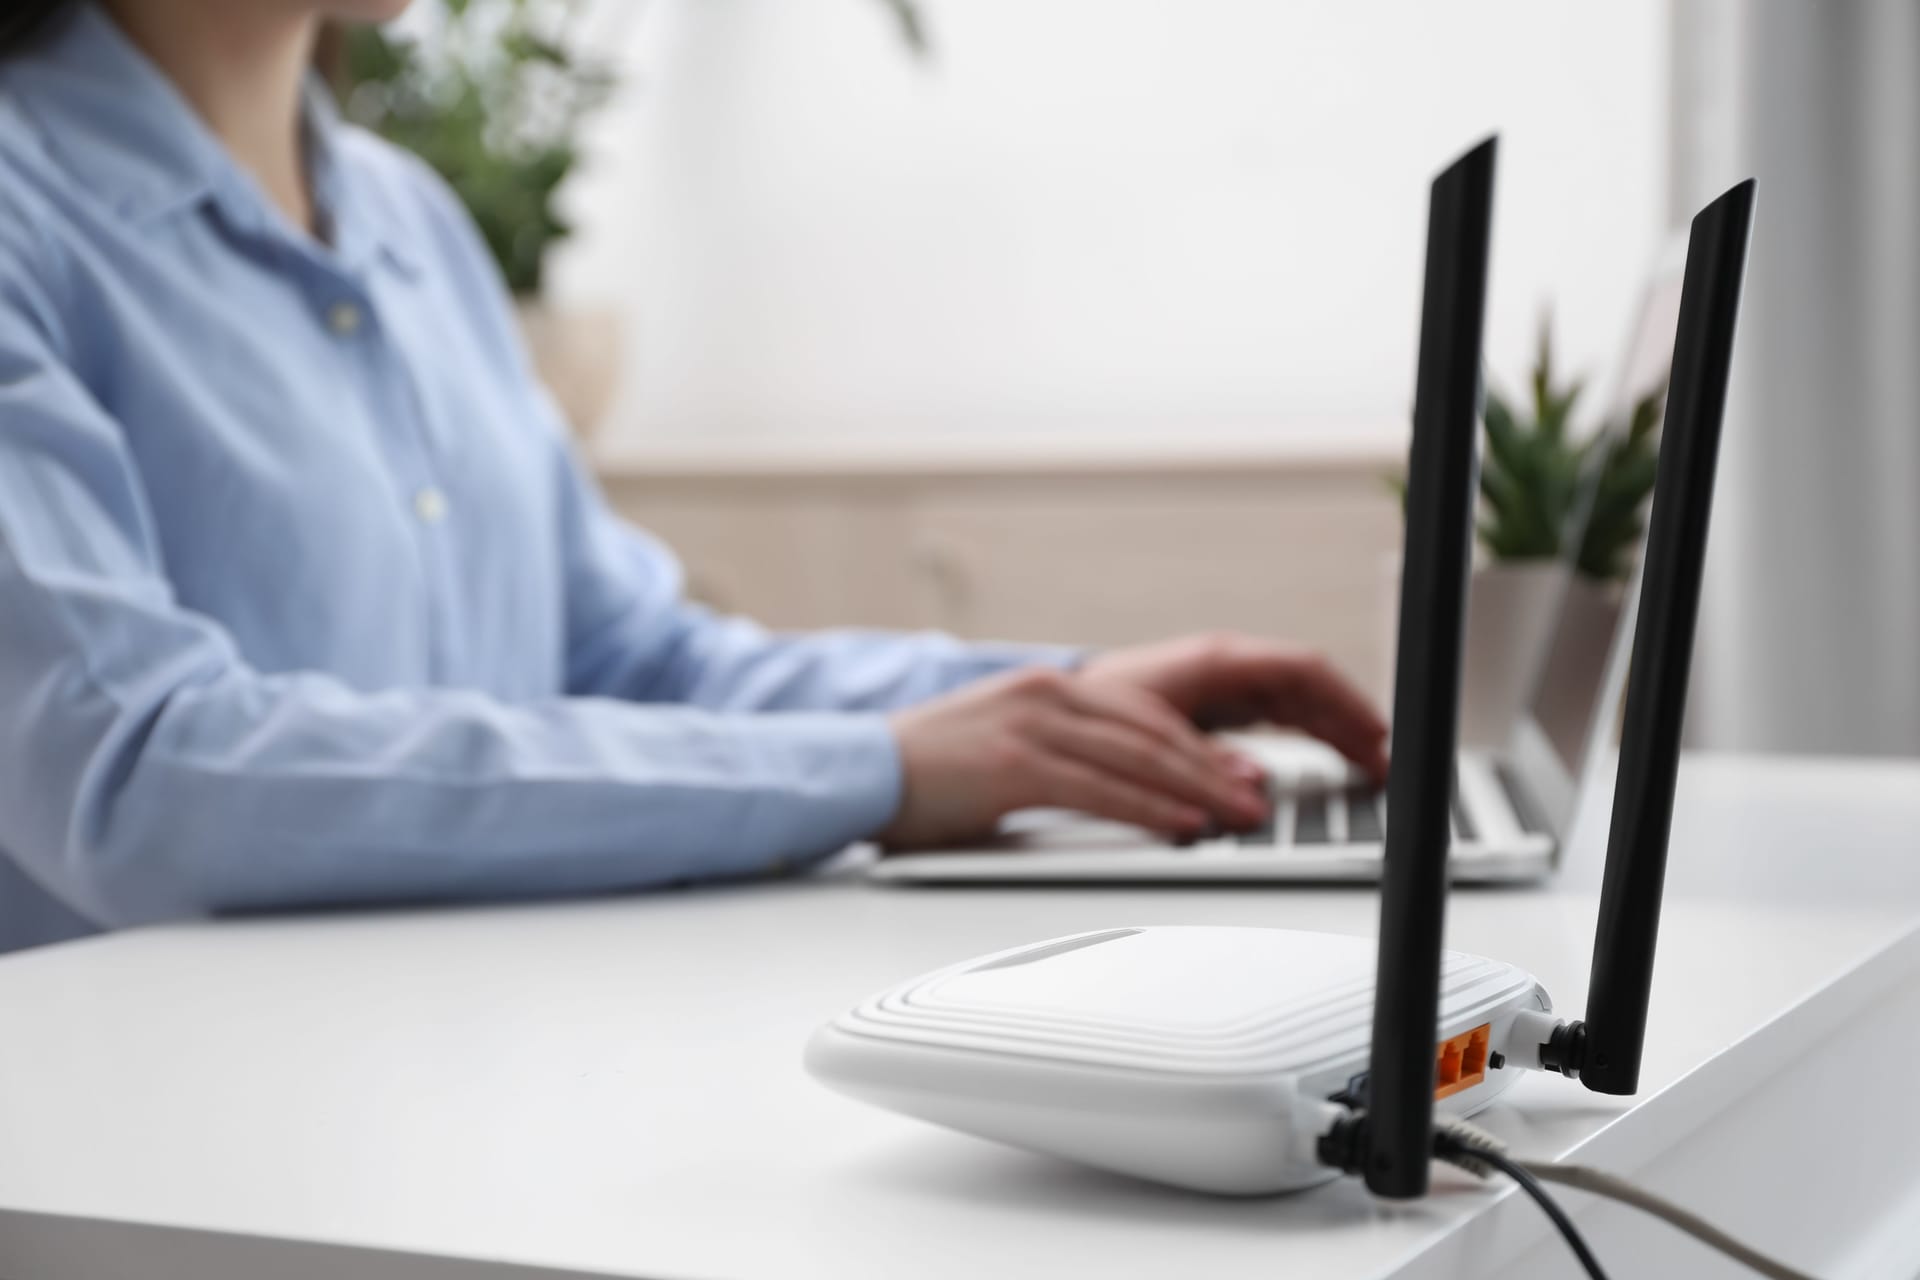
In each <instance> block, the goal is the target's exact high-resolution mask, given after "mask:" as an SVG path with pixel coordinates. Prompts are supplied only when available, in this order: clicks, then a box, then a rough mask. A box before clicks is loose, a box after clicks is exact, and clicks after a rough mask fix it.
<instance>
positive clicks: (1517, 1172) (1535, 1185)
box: [1441, 1151, 1607, 1280]
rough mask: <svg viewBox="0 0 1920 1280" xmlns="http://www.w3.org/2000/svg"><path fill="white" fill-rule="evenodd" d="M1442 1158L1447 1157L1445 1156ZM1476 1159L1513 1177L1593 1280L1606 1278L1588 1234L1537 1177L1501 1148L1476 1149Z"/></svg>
mask: <svg viewBox="0 0 1920 1280" xmlns="http://www.w3.org/2000/svg"><path fill="white" fill-rule="evenodd" d="M1441 1158H1442V1159H1446V1157H1445V1156H1442V1157H1441ZM1473 1159H1475V1160H1478V1161H1480V1162H1481V1163H1482V1164H1488V1165H1492V1166H1493V1167H1494V1168H1496V1169H1498V1170H1499V1171H1500V1172H1502V1173H1504V1174H1506V1175H1507V1176H1508V1177H1509V1178H1512V1179H1513V1182H1514V1185H1515V1186H1517V1187H1519V1188H1520V1189H1521V1190H1522V1191H1524V1192H1526V1193H1527V1194H1528V1195H1529V1196H1532V1197H1533V1202H1534V1203H1535V1204H1537V1205H1539V1206H1540V1209H1541V1212H1543V1213H1545V1214H1546V1215H1547V1217H1548V1218H1549V1219H1551V1220H1552V1222H1553V1225H1554V1228H1555V1229H1556V1230H1558V1231H1559V1232H1560V1236H1561V1238H1562V1239H1563V1240H1565V1241H1566V1242H1567V1248H1569V1249H1571V1250H1573V1256H1574V1257H1576V1258H1578V1259H1579V1260H1580V1265H1581V1266H1582V1267H1585V1268H1586V1271H1587V1275H1588V1276H1590V1277H1592V1280H1607V1273H1606V1270H1605V1268H1603V1267H1601V1265H1600V1259H1598V1258H1596V1257H1594V1256H1593V1250H1592V1249H1591V1248H1589V1247H1588V1245H1587V1241H1586V1238H1585V1237H1584V1236H1582V1235H1581V1234H1580V1228H1578V1227H1576V1226H1574V1225H1573V1219H1572V1218H1569V1217H1568V1216H1567V1213H1566V1210H1564V1209H1562V1208H1561V1207H1560V1202H1559V1201H1557V1200H1555V1199H1554V1198H1553V1196H1552V1194H1551V1193H1549V1192H1548V1190H1547V1189H1546V1188H1545V1187H1543V1186H1541V1185H1540V1180H1539V1179H1538V1178H1536V1177H1534V1176H1533V1175H1532V1174H1530V1173H1528V1172H1527V1171H1526V1170H1525V1169H1523V1168H1521V1167H1520V1166H1519V1165H1518V1164H1516V1163H1514V1162H1513V1160H1511V1159H1510V1158H1508V1157H1507V1156H1505V1155H1503V1154H1501V1153H1500V1152H1498V1151H1475V1152H1474V1153H1473Z"/></svg>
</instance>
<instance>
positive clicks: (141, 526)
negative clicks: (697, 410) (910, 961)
mask: <svg viewBox="0 0 1920 1280" xmlns="http://www.w3.org/2000/svg"><path fill="white" fill-rule="evenodd" d="M401 7H403V5H402V2H401V0H101V2H100V3H87V2H85V0H12V3H11V6H10V8H9V9H8V11H7V16H6V17H4V18H0V948H5V947H13V946H23V945H27V944H29V943H32V942H38V941H46V940H50V939H54V938H61V937H69V936H74V935H77V934H81V933H85V932H88V931H92V930H96V929H101V928H107V927H112V926H116V925H124V924H130V923H134V922H138V921H147V920H155V919H161V918H166V917H172V916H182V915H191V914H202V913H207V912H212V911H218V910H226V909H235V908H251V907H270V906H290V905H299V904H307V903H316V902H340V901H372V900H391V899H418V898H445V897H454V896H479V895H514V894H538V893H555V892H579V891H591V890H606V889H615V888H627V887H639V886H647V885H654V884H662V883H669V882H677V881H682V880H687V879H693V878H701V877H722V876H738V875H744V874H751V873H757V872H762V871H766V870H769V869H773V868H778V867H781V866H787V865H792V864H794V863H796V862H799V861H801V860H804V859H808V858H813V857H817V856H819V855H822V854H825V853H828V852H831V851H832V850H834V849H836V848H838V847H840V846H842V845H844V844H846V843H847V842H849V841H853V840H858V839H862V838H876V839H878V840H880V841H881V842H882V843H883V844H885V845H887V846H889V847H896V848H898V847H908V846H916V845H926V844H932V843H938V842H943V841H950V840H955V839H960V838H964V837H967V836H970V835H975V834H978V833H979V832H981V831H982V830H984V829H987V828H989V827H991V825H992V824H993V823H994V821H995V820H997V819H998V818H999V817H1000V816H1001V815H1002V814H1004V813H1006V812H1007V811H1009V810H1011V809H1014V808H1018V807H1022V806H1027V805H1036V804H1048V805H1061V806H1068V807H1074V808H1079V809H1084V810H1088V811H1090V812H1093V813H1096V814H1101V815H1104V816H1109V817H1113V818H1117V819H1121V820H1125V821H1129V822H1135V823H1139V824H1142V825H1144V826H1147V827H1150V828H1152V829H1154V830H1156V831H1160V832H1164V833H1167V834H1169V835H1190V834H1193V833H1195V832H1198V831H1199V830H1201V829H1202V828H1204V827H1207V826H1209V825H1212V824H1224V825H1238V824H1248V823H1252V822H1256V821H1258V820H1259V819H1260V818H1261V817H1262V816H1263V815H1262V809H1263V805H1264V801H1263V799H1262V798H1261V796H1260V793H1259V789H1258V787H1257V778H1256V777H1255V776H1254V773H1253V771H1252V770H1251V767H1250V766H1249V765H1248V764H1247V763H1246V762H1244V761H1242V760H1240V759H1238V758H1236V757H1234V756H1232V755H1230V754H1229V753H1227V752H1226V751H1224V750H1223V749H1221V748H1219V747H1217V746H1215V745H1213V744H1212V743H1210V742H1209V741H1208V740H1207V739H1206V738H1205V737H1203V736H1202V735H1201V734H1200V733H1199V732H1198V731H1197V730H1196V729H1195V728H1194V725H1195V723H1196V722H1198V723H1205V724H1225V723H1244V722H1249V721H1253V720H1273V721H1277V722H1282V723H1287V724H1293V725H1298V726H1300V727H1302V728H1304V729H1306V730H1308V731H1310V732H1312V733H1315V734H1317V735H1319V736H1321V737H1323V738H1325V739H1326V740H1328V741H1330V742H1332V743H1333V744H1334V745H1335V746H1337V747H1338V748H1339V749H1340V750H1342V751H1343V752H1345V753H1346V754H1347V755H1348V756H1350V757H1351V758H1353V759H1354V760H1355V761H1357V762H1359V763H1360V764H1361V765H1362V766H1363V767H1364V768H1366V769H1368V770H1370V771H1372V772H1374V773H1376V774H1377V773H1380V772H1382V771H1383V769H1384V757H1383V743H1384V728H1383V726H1382V725H1381V723H1380V722H1379V720H1378V718H1377V717H1376V716H1375V715H1374V713H1373V712H1372V711H1371V710H1370V709H1369V708H1368V707H1367V705H1366V703H1365V702H1364V700H1363V699H1362V698H1361V697H1359V696H1358V695H1357V694H1356V693H1355V692H1354V690H1353V689H1352V688H1350V687H1349V686H1348V685H1347V684H1346V683H1345V682H1344V681H1343V680H1341V679H1340V678H1339V677H1338V676H1337V675H1336V674H1334V673H1333V671H1332V670H1331V669H1330V668H1329V667H1328V666H1327V665H1326V664H1325V663H1323V662H1321V661H1319V660H1317V659H1314V658H1312V657H1309V656H1303V655H1300V654H1298V653H1296V652H1294V651H1292V650H1289V649H1286V648H1283V647H1280V646H1277V645H1271V644H1266V643H1263V642H1259V641H1256V640H1252V639H1247V638H1241V637H1206V638H1195V639H1189V640H1184V641H1175V642H1171V643H1168V644H1164V645H1159V646H1152V647H1146V648H1141V649H1133V650H1120V651H1116V652H1112V653H1108V654H1103V655H1100V656H1097V657H1092V658H1088V659H1086V660H1085V661H1084V662H1082V661H1080V660H1079V658H1078V656H1077V655H1075V654H1073V653H1070V652H1067V651H1062V650H1047V649H1033V648H1026V649H1020V648H1010V647H986V646H969V645H963V644H959V643H956V642H954V641H951V640H948V639H945V638H942V637H937V636H893V635H876V634H862V633H850V632H834V633H824V634H818V635H809V636H795V637H774V636H770V635H768V634H766V633H764V632H762V631H761V630H759V629H758V628H756V627H754V626H752V625H751V624H749V623H746V622H743V621H739V620H733V619H725V618H719V617H715V616H712V615H711V614H709V613H707V612H705V611H703V610H701V609H699V608H697V607H695V606H693V605H690V604H688V603H686V602H685V601H684V600H682V599H681V597H680V579H679V575H678V571H677V568H676V567H675V565H674V563H673V561H672V559H671V558H670V556H669V555H668V554H667V553H666V552H665V551H664V550H663V549H662V548H661V547H660V546H658V545H657V544H656V543H654V542H652V541H650V540H648V539H647V538H646V537H645V536H644V535H642V534H640V533H637V532H635V531H633V530H631V529H628V528H626V527H624V526H622V525H621V524H620V523H619V522H618V521H617V520H616V519H615V518H614V517H612V516H611V515H610V514H609V513H608V511H607V510H606V509H605V507H604V506H603V505H602V503H601V500H600V498H599V496H598V495H597V494H596V493H595V491H594V489H593V487H592V485H591V483H590V481H589V480H588V479H587V478H586V477H585V476H583V474H582V473H581V471H580V469H579V468H578V467H577V465H576V464H575V462H574V461H573V459H572V457H571V456H570V454H569V452H568V450H567V447H566V443H565V438H564V434H563V432H562V430H561V428H560V426H559V425H558V423H557V422H556V421H555V417H554V414H553V413H552V411H551V410H550V408H549V407H548V405H547V402H546V401H545V399H544V398H543V396H542V395H541V393H540V391H539V389H538V387H537V386H536V384H535V381H534V379H533V376H532V374H531V372H530V370H529V368H528V366H527V362H526V359H525V356H524V354H523V352H522V351H521V349H520V347H519V345H518V342H517V340H516V338H515V336H514V331H513V328H512V324H511V320H510V316H509V311H508V307H507V305H506V300H505V298H504V296H503V293H502V290H501V287H500V284H499V281H498V280H497V279H496V277H495V275H494V273H493V271H492V268H491V266H490V264H489V262H488V260H487V259H486V257H485V255H484V254H483V252H482V249H481V247H480V245H479V243H478V240H477V237H476V236H475V234H474V232H473V229H472V228H471V227H470V225H469V224H468V222H467V220H466V218H465V216H464V215H463V213H462V211H461V210H460V209H459V208H458V207H457V205H456V204H455V203H454V201H453V200H452V199H451V198H450V197H449V195H448V193H447V192H446V190H445V189H444V188H443V187H442V186H441V185H440V184H439V183H438V182H437V181H436V180H435V179H434V177H433V176H432V175H431V174H430V173H428V172H427V171H426V170H425V169H424V168H423V167H422V166H421V165H419V164H418V163H417V162H415V161H414V160H412V159H410V158H409V157H407V156H405V155H402V154H400V153H398V152H396V151H394V150H391V149H389V148H388V147H386V146H384V145H383V144H381V143H380V142H378V141H377V140H375V139H373V138H371V137H369V136H367V135H365V134H364V133H361V132H359V131H357V130H355V129H352V128H350V127H347V126H345V125H343V124H342V123H341V122H340V121H339V120H337V119H336V117H335V116H334V113H333V111H332V109H331V106H330V104H329V103H328V102H327V100H326V98H325V95H324V93H323V92H322V91H320V90H319V89H317V88H316V87H315V86H314V85H313V84H312V83H311V82H310V80H309V77H308V76H307V73H306V67H307V63H308V59H309V55H310V50H311V46H312V42H313V40H314V36H315V30H316V27H317V25H318V24H319V23H320V22H322V21H323V20H326V19H342V20H349V21H367V20H380V19H384V18H388V17H391V16H393V14H394V13H395V12H397V10H398V9H400V8H401Z"/></svg>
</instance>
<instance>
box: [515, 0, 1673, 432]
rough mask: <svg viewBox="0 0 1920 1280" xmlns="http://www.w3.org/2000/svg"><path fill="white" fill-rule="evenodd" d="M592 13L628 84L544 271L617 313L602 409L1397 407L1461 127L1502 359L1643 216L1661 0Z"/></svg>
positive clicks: (707, 415) (924, 417)
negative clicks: (620, 387)
mask: <svg viewBox="0 0 1920 1280" xmlns="http://www.w3.org/2000/svg"><path fill="white" fill-rule="evenodd" d="M600 7H601V9H602V10H603V11H605V14H606V16H607V17H608V18H609V24H608V25H610V26H612V25H618V23H617V21H614V19H616V18H618V17H623V16H624V17H630V16H631V15H632V14H633V13H634V12H635V11H636V10H640V11H641V15H642V16H641V17H640V19H639V20H638V21H637V22H632V23H631V24H630V26H629V31H630V38H629V40H628V41H627V43H628V44H629V46H630V47H629V48H628V49H627V51H626V60H627V61H628V63H629V66H630V68H631V71H632V73H633V75H632V80H631V82H630V84H629V86H628V87H627V89H626V90H625V92H624V93H623V94H622V95H621V97H620V99H619V100H618V101H617V102H616V103H615V104H614V107H613V109H612V110H611V111H609V112H608V113H607V115H606V116H605V117H604V118H603V119H602V120H601V121H600V122H599V123H598V124H597V125H596V127H595V128H594V130H593V136H592V139H591V145H590V148H589V155H588V159H587V163H586V165H585V166H584V168H583V172H582V174H581V176H580V178H579V180H578V181H577V183H575V184H573V185H571V186H570V187H569V190H568V205H569V211H570V212H571V213H572V214H573V219H572V220H573V221H575V222H576V223H577V224H578V225H579V226H580V227H581V228H582V232H581V235H580V236H579V237H578V238H577V239H576V240H575V241H573V242H571V243H570V244H569V245H568V246H567V247H566V248H565V249H564V250H563V252H562V254H561V256H560V258H559V260H558V261H557V263H556V268H555V271H554V277H553V278H554V286H555V289H556V291H557V294H558V296H559V297H560V298H562V299H567V298H580V299H583V300H591V301H617V302H619V303H621V304H622V305H624V306H626V307H628V308H629V309H630V316H631V321H632V322H631V323H630V324H629V325H628V326H627V329H628V334H629V337H630V340H631V349H630V361H629V371H630V374H631V376H630V377H629V379H628V387H627V391H628V397H627V399H628V403H627V405H626V408H625V411H624V412H623V413H621V414H619V415H617V417H618V427H619V429H622V430H631V431H634V432H637V433H646V434H649V435H660V436H667V435H679V436H694V437H698V438H702V439H706V440H711V439H713V438H715V437H716V436H717V437H726V436H729V435H731V434H733V433H751V432H770V433H782V434H785V435H787V436H788V437H790V438H811V437H815V436H818V435H820V434H821V433H822V432H837V431H847V432H858V433H861V434H864V435H867V436H869V437H870V438H892V437H898V436H911V435H914V434H917V433H920V432H942V431H951V432H956V433H966V432H972V431H975V430H985V431H994V430H1009V431H1019V432H1023V433H1026V432H1031V433H1033V434H1044V435H1052V436H1054V437H1056V438H1057V437H1059V436H1063V435H1069V434H1073V433H1083V434H1084V433H1090V432H1091V433H1105V432H1111V431H1116V430H1119V431H1125V430H1127V429H1128V428H1129V427H1131V428H1134V429H1140V430H1149V431H1160V432H1169V433H1185V432H1188V431H1190V430H1193V429H1195V428H1197V427H1200V426H1202V425H1204V424H1219V423H1228V422H1236V421H1237V422H1252V423H1254V424H1256V425H1257V426H1259V427H1262V428H1264V427H1266V426H1268V425H1269V424H1270V425H1271V427H1272V429H1273V430H1274V431H1275V432H1276V433H1278V432H1284V431H1286V430H1287V429H1288V427H1289V426H1290V425H1291V424H1293V423H1298V422H1300V421H1302V420H1305V419H1309V418H1323V419H1326V418H1331V419H1347V418H1361V419H1370V418H1377V417H1381V416H1387V417H1393V418H1404V416H1405V413H1406V408H1407V405H1408V404H1409V403H1410V402H1411V400H1412V391H1413V365H1414V335H1415V329H1416V326H1417V320H1418V314H1419V302H1418V299H1419V287H1420V246H1421V236H1422V223H1423V219H1424V216H1425V212H1426V184H1427V182H1428V180H1429V179H1430V178H1431V177H1432V175H1433V174H1434V173H1435V172H1437V171H1438V170H1439V169H1440V168H1441V167H1442V166H1444V165H1445V164H1446V163H1447V162H1448V160H1449V159H1451V158H1452V157H1453V156H1454V155H1456V154H1458V153H1459V152H1460V151H1461V150H1463V149H1464V148H1465V147H1466V146H1468V145H1471V144H1472V142H1474V141H1475V140H1476V139H1478V138H1480V137H1482V136H1483V135H1485V134H1486V133H1488V132H1490V131H1493V130H1495V129H1497V130H1499V131H1500V132H1501V134H1502V139H1501V153H1502V166H1501V176H1500V196H1499V208H1498V214H1497V217H1496V220H1495V234H1496V237H1497V243H1496V248H1495V253H1494V269H1493V278H1492V282H1491V286H1492V291H1493V292H1492V297H1491V302H1490V308H1489V317H1488V326H1487V335H1488V336H1487V350H1488V352H1489V356H1490V359H1491V361H1492V367H1493V369H1494V372H1495V375H1496V376H1497V377H1499V378H1501V379H1503V380H1504V381H1505V382H1506V383H1507V384H1508V385H1516V386H1517V385H1520V380H1521V379H1520V375H1521V371H1522V370H1523V369H1524V367H1525V366H1526V362H1527V361H1528V360H1529V358H1530V356H1531V353H1532V351H1533V337H1534V326H1535V323H1536V320H1537V318H1538V314H1539V310H1540V307H1541V305H1542V304H1543V302H1546V301H1548V300H1551V301H1552V302H1553V303H1554V304H1555V306H1556V320H1557V332H1558V335H1559V338H1560V342H1561V352H1562V355H1563V357H1564V360H1565V367H1567V368H1571V369H1585V370H1589V371H1594V372H1597V371H1598V370H1599V368H1600V367H1601V366H1602V365H1603V364H1604V363H1605V361H1606V360H1607V359H1608V357H1609V356H1610V354H1611V353H1612V351H1613V350H1614V348H1615V346H1616V345H1617V343H1618V341H1619V335H1620V333H1621V332H1622V331H1623V329H1624V327H1625V324H1626V322H1627V320H1628V318H1629V315H1630V311H1631V306H1632V303H1633V300H1634V295H1635V290H1636V289H1637V287H1638V282H1639V276H1638V272H1639V269H1640V267H1641V265H1642V263H1643V262H1644V260H1645V256H1646V253H1647V251H1648V250H1649V249H1650V248H1651V247H1652V245H1653V244H1654V242H1655V239H1656V238H1657V236H1658V233H1659V231H1660V227H1661V217H1662V213H1663V208H1662V193H1663V187H1664V182H1665V166H1664V163H1663V159H1664V155H1665V116H1664V110H1663V108H1664V105H1665V103H1664V98H1665V93H1664V82H1665V44H1666V18H1667V15H1666V8H1667V6H1666V5H1665V4H1663V3H1661V2H1660V0H1631V2H1630V3H1616V4H1610V5H1605V6H1564V5H1540V4H1533V3H1528V2H1527V0H1466V2H1459V3H1452V4H1446V5H1433V4H1427V3H1422V2H1421V0H1365V2H1364V3H1349V4H1341V5H1278V4H1263V3H1259V0H1188V2H1187V3H1183V4H1177V5H1176V4H1167V3H1164V0H966V2H965V3H941V2H940V0H928V2H927V3H925V4H923V5H922V8H923V9H924V10H925V11H926V13H927V16H928V21H929V25H930V27H931V29H932V35H933V39H934V42H935V45H936V55H935V59H934V62H933V64H932V65H930V66H926V67H921V66H917V65H915V64H914V63H913V62H912V61H911V60H910V59H909V58H908V57H907V55H906V53H905V52H904V51H903V49H902V48H901V46H900V43H899V41H898V39H897V37H896V35H895V33H894V30H893V28H892V24H891V20H890V18H889V15H888V14H887V12H886V6H884V5H883V4H881V3H879V0H733V2H731V3H724V4H718V3H706V2H704V0H652V2H651V3H648V4H646V5H644V6H641V5H638V4H635V3H632V0H612V3H608V4H603V5H602V6H600ZM1591 407H1593V408H1596V409H1597V408H1598V406H1597V405H1594V406H1591Z"/></svg>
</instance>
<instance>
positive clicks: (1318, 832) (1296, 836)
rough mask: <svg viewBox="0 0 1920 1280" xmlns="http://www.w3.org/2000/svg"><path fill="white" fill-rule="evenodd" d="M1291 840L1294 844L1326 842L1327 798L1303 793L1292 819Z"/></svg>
mask: <svg viewBox="0 0 1920 1280" xmlns="http://www.w3.org/2000/svg"><path fill="white" fill-rule="evenodd" d="M1293 842H1294V843H1295V844H1325V843H1326V842H1327V798H1326V797H1325V796H1323V795H1313V794H1308V795H1303V796H1301V797H1300V800H1299V809H1298V811H1297V812H1296V814H1295V816H1294V820H1293Z"/></svg>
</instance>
